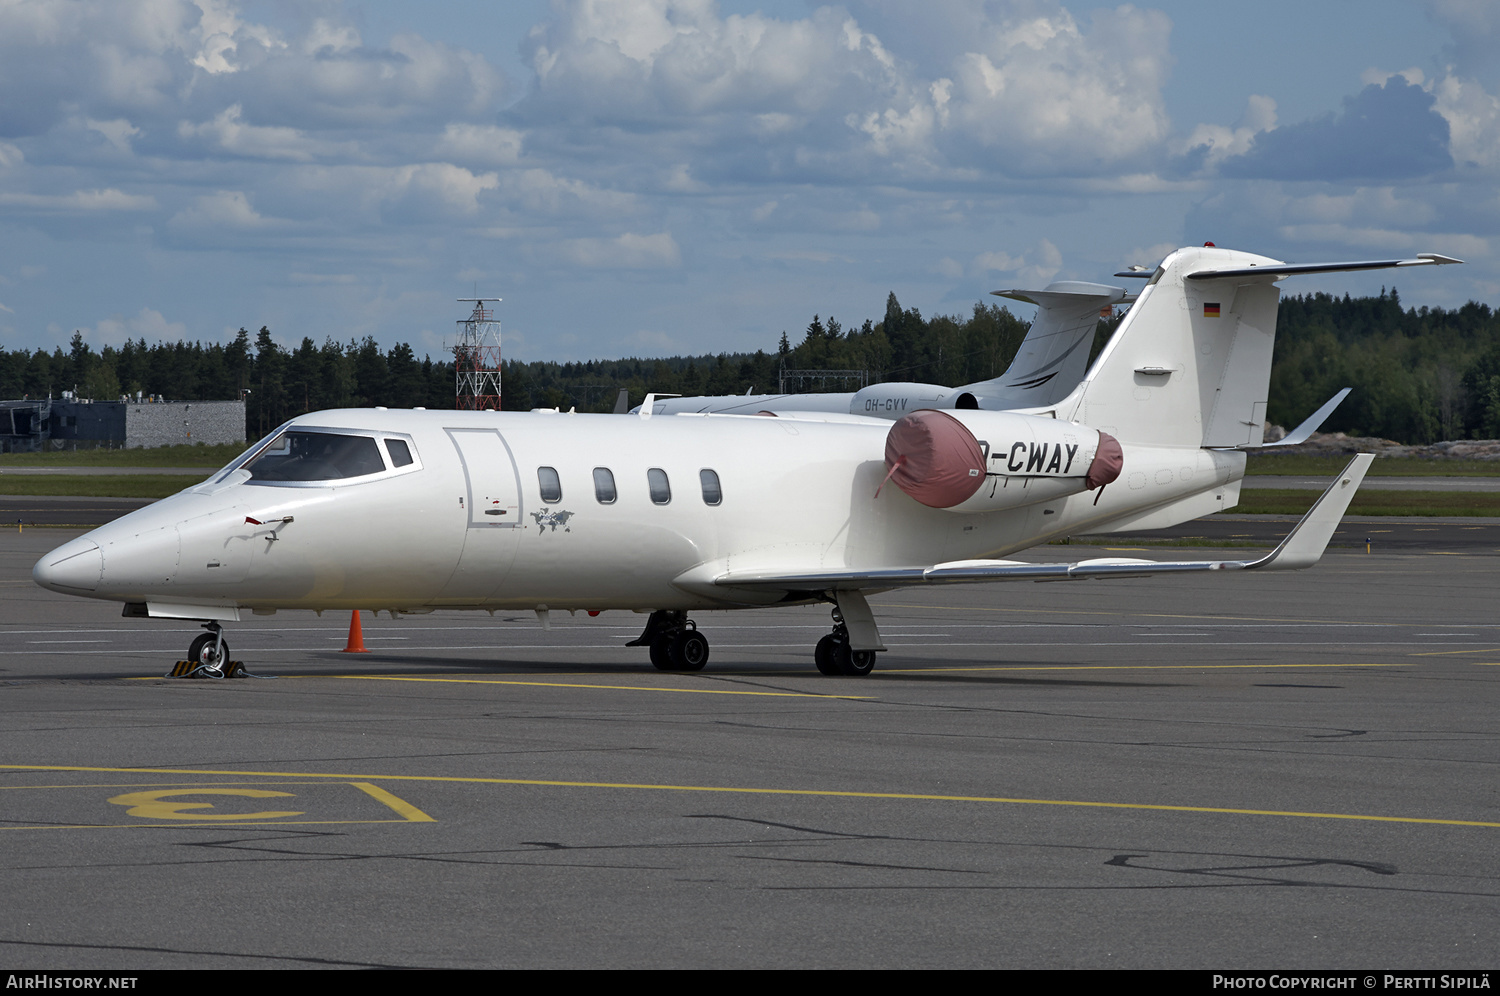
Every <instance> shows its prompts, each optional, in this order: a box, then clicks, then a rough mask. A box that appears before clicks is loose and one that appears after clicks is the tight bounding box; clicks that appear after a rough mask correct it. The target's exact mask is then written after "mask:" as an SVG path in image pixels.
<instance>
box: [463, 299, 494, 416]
mask: <svg viewBox="0 0 1500 996" xmlns="http://www.w3.org/2000/svg"><path fill="white" fill-rule="evenodd" d="M459 300H460V301H472V302H474V313H473V314H471V315H470V316H469V317H468V318H465V319H463V320H462V321H460V322H459V323H458V344H457V345H456V346H454V347H453V366H454V368H455V369H456V371H457V374H458V391H457V401H456V403H455V405H454V407H455V408H459V409H465V410H468V411H484V410H486V409H488V410H491V411H499V410H500V323H499V322H497V321H495V313H494V311H492V310H491V309H489V308H486V307H485V306H484V304H485V302H486V301H494V302H495V303H496V304H499V303H500V298H498V297H461V298H459Z"/></svg>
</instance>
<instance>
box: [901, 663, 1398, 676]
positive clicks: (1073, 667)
mask: <svg viewBox="0 0 1500 996" xmlns="http://www.w3.org/2000/svg"><path fill="white" fill-rule="evenodd" d="M1281 667H1411V665H1410V664H1407V663H1405V662H1396V663H1389V664H1057V665H1047V664H1039V665H1038V664H1027V665H1008V664H995V665H978V666H974V667H910V668H881V669H880V670H878V671H874V672H872V675H871V676H872V677H878V676H879V675H882V674H921V673H923V672H924V671H1224V670H1232V669H1236V668H1240V669H1244V668H1249V669H1252V670H1261V669H1263V670H1267V671H1269V670H1271V669H1272V668H1281Z"/></svg>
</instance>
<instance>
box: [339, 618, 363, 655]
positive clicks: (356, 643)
mask: <svg viewBox="0 0 1500 996" xmlns="http://www.w3.org/2000/svg"><path fill="white" fill-rule="evenodd" d="M339 653H341V654H368V653H369V651H368V650H366V649H365V633H364V630H363V629H361V628H360V625H359V610H358V609H355V610H354V616H353V618H351V619H350V620H349V644H348V646H346V647H344V649H343V650H340V651H339Z"/></svg>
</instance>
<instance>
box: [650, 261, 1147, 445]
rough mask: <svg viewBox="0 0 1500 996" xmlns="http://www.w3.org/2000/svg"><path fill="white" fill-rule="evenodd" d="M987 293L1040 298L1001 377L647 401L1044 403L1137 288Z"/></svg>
mask: <svg viewBox="0 0 1500 996" xmlns="http://www.w3.org/2000/svg"><path fill="white" fill-rule="evenodd" d="M1124 275H1125V276H1135V275H1136V274H1134V273H1127V274H1124ZM990 293H991V294H993V295H995V296H996V297H1004V298H1010V299H1011V300H1013V301H1021V302H1023V303H1025V304H1034V305H1036V306H1037V311H1036V317H1035V319H1033V321H1032V323H1031V327H1030V328H1028V329H1027V330H1026V337H1025V338H1024V339H1022V340H1021V345H1020V347H1019V348H1018V349H1017V350H1016V355H1015V357H1014V358H1013V359H1012V360H1011V363H1010V366H1009V367H1008V368H1007V369H1006V371H1005V373H1003V374H1001V375H1000V376H999V377H995V378H992V379H990V380H983V381H979V382H978V383H974V384H964V385H963V386H961V387H945V386H943V385H942V384H923V383H917V382H911V381H884V382H882V383H879V384H871V385H869V386H868V387H864V388H861V389H860V390H858V391H853V392H844V393H838V394H721V395H705V396H701V397H689V398H661V397H656V398H653V401H652V404H651V405H650V406H649V407H650V410H651V412H652V413H653V414H655V415H677V414H689V413H692V414H720V415H759V414H760V413H762V412H771V413H773V414H776V415H782V414H795V413H797V412H841V413H848V414H851V415H869V416H872V417H874V418H883V419H889V420H891V421H894V420H896V419H898V418H902V417H904V416H905V415H907V414H908V413H909V412H914V411H917V410H919V409H923V408H936V409H945V408H964V409H984V410H987V411H1005V410H1010V409H1016V408H1041V407H1045V406H1047V405H1051V404H1055V403H1057V402H1058V401H1061V400H1062V399H1063V398H1065V397H1067V396H1068V393H1069V392H1070V391H1072V390H1073V388H1074V387H1076V386H1077V385H1078V382H1079V381H1080V380H1081V379H1082V378H1083V373H1084V370H1085V368H1087V366H1088V362H1089V347H1090V346H1092V345H1093V342H1094V330H1095V328H1097V326H1098V324H1099V319H1100V317H1101V316H1102V315H1103V314H1106V313H1110V312H1112V311H1113V309H1114V308H1115V306H1117V305H1129V304H1130V303H1131V302H1132V301H1134V300H1135V295H1133V294H1130V293H1128V292H1127V291H1126V290H1125V288H1123V287H1111V286H1110V285H1108V284H1093V283H1087V282H1085V281H1082V280H1057V281H1054V282H1052V283H1050V284H1048V285H1047V286H1046V288H1045V289H1043V290H1039V291H1038V290H997V291H990ZM620 410H621V411H623V410H624V409H623V408H621V409H620Z"/></svg>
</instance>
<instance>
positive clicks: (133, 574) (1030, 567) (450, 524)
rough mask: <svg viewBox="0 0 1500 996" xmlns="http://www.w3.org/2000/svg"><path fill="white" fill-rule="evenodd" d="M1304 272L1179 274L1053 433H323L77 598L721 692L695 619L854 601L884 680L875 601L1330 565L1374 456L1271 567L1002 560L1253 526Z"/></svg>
mask: <svg viewBox="0 0 1500 996" xmlns="http://www.w3.org/2000/svg"><path fill="white" fill-rule="evenodd" d="M1449 262H1458V260H1452V259H1448V258H1446V257H1442V256H1435V255H1424V256H1418V257H1416V258H1414V259H1402V260H1374V261H1364V262H1357V263H1327V264H1311V265H1288V264H1284V263H1281V262H1278V261H1276V260H1273V259H1268V258H1266V257H1263V256H1254V255H1250V254H1248V253H1242V252H1234V251H1229V250H1224V249H1216V248H1212V247H1203V248H1196V247H1195V248H1188V249H1181V250H1178V251H1177V252H1174V253H1172V254H1171V255H1170V256H1168V257H1167V258H1166V259H1165V260H1163V261H1162V263H1161V265H1160V266H1158V267H1157V268H1156V269H1155V270H1154V271H1150V272H1146V271H1143V272H1142V274H1141V275H1142V276H1146V277H1148V279H1147V283H1146V285H1145V287H1144V288H1143V289H1142V290H1141V292H1140V296H1139V299H1138V300H1137V301H1136V302H1135V305H1134V307H1133V308H1132V309H1131V311H1130V313H1129V314H1128V315H1127V316H1126V318H1125V320H1124V321H1123V322H1122V323H1121V325H1120V327H1119V329H1118V330H1117V332H1116V334H1115V335H1114V336H1113V337H1112V338H1111V340H1110V342H1109V344H1108V345H1107V346H1106V347H1105V349H1104V351H1103V352H1102V353H1101V354H1100V356H1099V358H1098V360H1097V361H1096V362H1095V363H1094V365H1093V367H1092V368H1091V369H1090V370H1089V371H1088V374H1087V375H1086V376H1085V377H1084V378H1083V380H1082V382H1081V383H1079V384H1078V385H1077V386H1076V387H1075V389H1074V390H1073V391H1072V392H1070V393H1069V394H1068V395H1067V397H1065V398H1063V399H1061V400H1059V401H1058V402H1057V403H1056V404H1055V405H1053V406H1050V407H1048V408H1046V409H1032V410H1030V411H1027V412H1001V411H983V410H972V409H950V410H946V411H937V410H920V411H916V412H913V413H911V414H909V415H907V416H905V417H903V418H902V419H900V420H898V421H896V422H894V423H892V422H890V421H886V420H881V419H874V418H868V417H864V416H858V415H849V414H824V415H802V416H797V417H757V416H750V415H745V416H740V415H727V416H726V415H676V416H653V414H652V410H651V409H652V406H651V405H650V404H647V405H645V406H643V409H642V411H641V413H640V415H639V416H637V417H630V416H619V415H578V414H573V413H571V412H570V413H567V414H563V413H559V412H531V413H509V412H490V411H481V412H471V411H444V412H439V411H423V410H412V411H387V410H384V409H378V408H377V409H374V410H367V409H360V410H343V411H325V412H316V413H313V414H310V415H303V416H299V417H298V418H295V419H293V420H291V421H290V422H288V423H287V424H285V425H284V426H282V427H281V428H279V429H277V430H276V431H275V432H274V433H272V434H271V435H270V436H268V437H267V438H266V439H265V440H263V441H262V442H260V443H257V444H256V445H255V446H253V447H251V448H250V449H249V450H247V451H246V452H245V454H244V455H243V456H241V457H240V458H239V459H237V460H235V461H234V462H233V463H231V464H230V465H229V466H228V467H226V468H224V469H223V470H222V471H220V472H218V473H216V474H215V475H213V477H211V478H210V479H209V480H207V481H205V482H204V483H202V484H200V485H197V486H196V487H192V488H188V489H187V490H185V491H183V492H180V493H179V494H176V495H173V496H172V497H170V498H166V499H163V500H162V501H160V502H157V503H155V504H153V505H150V506H148V507H146V508H143V509H140V510H139V511H136V512H132V513H131V514H129V515H126V516H124V517H123V518H120V519H117V520H115V521H114V522H111V523H109V524H107V525H105V526H102V527H100V528H98V529H95V530H93V531H92V532H90V533H88V534H86V535H84V536H81V537H79V538H78V539H75V540H73V541H71V542H69V543H66V544H64V545H63V546H61V547H58V548H57V549H56V550H53V551H52V552H51V553H49V554H47V555H46V556H45V557H43V558H42V559H41V560H40V561H38V563H37V565H36V567H35V568H34V570H33V577H34V578H35V580H36V581H37V583H38V584H40V585H42V586H44V587H46V588H50V589H52V590H53V591H58V592H65V593H68V594H73V595H82V596H86V597H90V598H100V599H110V600H114V601H119V602H123V603H125V608H124V614H125V615H126V616H138V617H150V618H166V619H191V620H198V621H202V622H203V623H204V628H205V629H206V630H207V632H205V633H204V634H203V635H201V636H199V637H198V639H197V640H195V641H194V642H193V644H192V647H191V648H190V650H189V657H190V659H191V660H192V661H193V662H194V663H196V664H197V665H199V666H200V667H202V668H204V669H205V670H206V672H207V673H209V674H213V673H217V671H218V669H219V668H220V667H222V666H223V664H224V663H225V662H226V661H227V655H228V646H227V644H226V642H225V640H224V635H223V631H222V624H223V623H225V622H229V621H237V620H238V619H239V617H240V614H241V613H242V612H246V611H249V612H254V613H258V614H265V613H271V612H275V611H277V610H279V609H315V610H324V609H345V610H348V609H373V610H377V611H378V610H381V609H385V610H388V611H390V612H391V613H392V614H393V615H396V614H402V613H425V612H430V611H432V610H434V609H489V610H496V609H504V610H512V611H513V610H517V609H526V610H535V611H536V612H537V614H538V616H539V617H540V618H541V619H542V621H543V623H544V624H545V623H546V620H547V617H548V613H549V612H551V611H557V610H564V609H565V610H573V611H576V610H580V609H582V610H587V611H591V612H597V611H602V610H606V609H628V610H634V611H637V612H642V613H646V612H649V613H650V617H649V619H648V621H647V623H646V626H645V631H644V632H643V633H642V634H641V636H640V638H639V639H638V640H636V641H633V643H632V645H647V646H649V647H650V656H651V660H652V662H653V663H654V664H655V665H656V666H657V667H659V668H661V669H663V670H675V671H695V670H698V669H700V668H702V667H703V666H704V664H705V663H706V662H707V660H708V655H709V645H708V641H707V640H706V638H705V637H704V636H703V634H702V633H701V632H699V631H698V629H697V627H696V626H695V624H694V623H693V622H692V621H691V620H689V619H688V616H687V614H688V613H689V612H692V611H695V610H699V611H701V610H709V609H741V608H754V607H757V606H766V605H784V604H795V603H810V602H819V601H822V602H828V603H831V604H832V606H833V623H834V625H833V628H832V631H831V632H830V633H829V634H828V635H827V636H825V637H823V638H822V639H821V640H820V641H819V642H818V644H817V647H816V650H815V652H814V658H815V660H816V663H817V666H818V669H819V670H820V671H822V672H823V673H825V674H841V675H861V674H866V673H868V672H869V671H870V669H871V668H872V667H873V666H874V663H875V655H876V653H877V652H878V651H880V650H883V649H884V646H883V645H882V643H881V639H880V634H879V631H878V628H877V626H876V621H875V617H874V615H873V613H872V612H871V610H870V606H869V604H868V602H867V601H866V596H867V595H868V594H870V593H872V592H879V591H885V590H889V589H892V588H899V587H904V586H920V585H931V584H949V583H968V582H985V581H1059V580H1083V579H1091V578H1092V579H1106V578H1121V577H1141V576H1146V575H1151V574H1157V573H1165V572H1172V573H1178V572H1196V571H1208V572H1219V571H1228V570H1287V569H1296V568H1302V567H1309V566H1311V565H1312V564H1314V563H1316V562H1317V560H1318V559H1319V557H1320V556H1321V555H1322V553H1323V550H1324V548H1325V547H1326V545H1327V543H1328V540H1329V538H1330V537H1331V536H1332V533H1333V530H1334V528H1335V527H1336V526H1337V524H1338V522H1339V520H1340V518H1341V517H1342V515H1343V513H1344V510H1345V509H1346V508H1347V507H1348V504H1349V501H1350V499H1351V498H1352V497H1353V495H1354V492H1355V490H1356V489H1357V488H1358V486H1359V484H1360V482H1361V480H1362V479H1363V476H1364V473H1365V470H1366V468H1367V467H1368V466H1369V463H1370V460H1371V459H1372V457H1371V456H1370V455H1368V454H1361V455H1359V456H1357V457H1355V458H1354V460H1353V461H1352V462H1351V463H1350V464H1349V466H1348V467H1347V468H1345V470H1344V472H1343V473H1341V474H1340V475H1339V476H1338V478H1337V479H1335V481H1334V482H1333V484H1332V485H1331V486H1330V487H1329V489H1328V490H1327V491H1326V492H1325V493H1324V495H1323V496H1322V498H1320V499H1319V501H1318V502H1317V504H1316V505H1314V506H1313V508H1312V510H1311V511H1310V512H1309V513H1308V514H1307V516H1305V517H1304V518H1303V519H1302V521H1300V522H1299V523H1298V524H1297V525H1296V526H1295V527H1294V528H1293V529H1292V531H1291V534H1290V535H1289V536H1288V537H1287V538H1286V540H1285V541H1284V542H1282V544H1281V545H1280V546H1279V547H1277V549H1276V550H1275V551H1274V552H1272V553H1271V554H1269V555H1268V556H1265V557H1262V558H1260V559H1258V560H1253V561H1225V560H1210V561H1179V562H1167V563H1162V562H1153V561H1147V560H1135V559H1124V558H1107V559H1099V560H1084V561H1082V562H1079V563H1040V564H1037V563H1025V562H1021V561H1016V560H1010V559H1003V558H1005V557H1006V556H1007V555H1008V554H1012V553H1014V552H1016V551H1020V550H1025V549H1027V548H1028V547H1033V546H1036V545H1038V544H1041V543H1046V542H1047V541H1048V540H1050V539H1053V538H1054V537H1061V536H1067V535H1069V534H1073V533H1078V532H1084V531H1100V530H1113V529H1129V528H1137V529H1146V528H1160V527H1165V526H1168V525H1172V524H1175V523H1178V522H1183V521H1186V520H1189V519H1193V518H1196V517H1198V516H1201V515H1204V514H1206V513H1209V512H1215V511H1219V510H1221V509H1225V508H1229V507H1231V506H1232V505H1234V504H1235V502H1236V500H1237V498H1238V494H1239V486H1240V480H1241V478H1242V476H1243V475H1244V469H1245V450H1246V449H1248V448H1254V447H1256V446H1258V445H1259V444H1260V443H1261V441H1262V440H1261V433H1262V426H1263V422H1264V419H1265V407H1266V395H1267V387H1268V382H1269V379H1270V370H1271V352H1272V344H1273V340H1274V334H1275V325H1276V309H1277V301H1278V295H1279V291H1278V288H1277V286H1276V285H1277V282H1278V281H1279V280H1281V279H1282V278H1283V277H1285V276H1287V275H1289V274H1295V273H1307V272H1322V271H1330V270H1352V269H1372V268H1376V267H1393V266H1400V267H1405V266H1421V265H1430V264H1436V263H1449Z"/></svg>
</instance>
